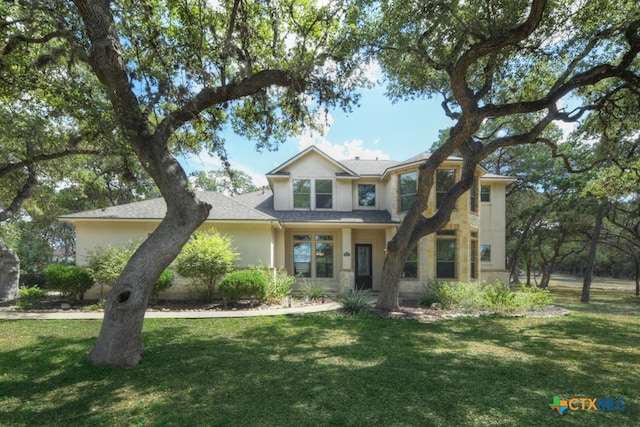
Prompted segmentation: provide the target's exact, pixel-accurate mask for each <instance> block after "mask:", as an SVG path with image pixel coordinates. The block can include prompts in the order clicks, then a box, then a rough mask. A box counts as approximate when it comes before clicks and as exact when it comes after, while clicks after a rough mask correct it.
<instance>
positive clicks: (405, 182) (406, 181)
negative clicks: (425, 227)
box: [399, 172, 418, 212]
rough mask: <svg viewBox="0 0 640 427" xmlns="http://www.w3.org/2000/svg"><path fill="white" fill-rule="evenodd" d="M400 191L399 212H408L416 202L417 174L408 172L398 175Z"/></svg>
mask: <svg viewBox="0 0 640 427" xmlns="http://www.w3.org/2000/svg"><path fill="white" fill-rule="evenodd" d="M399 181H400V185H399V188H400V191H399V197H400V201H399V205H400V212H405V211H408V210H409V208H411V205H413V202H415V201H416V193H417V192H418V173H417V172H409V173H403V174H400V175H399Z"/></svg>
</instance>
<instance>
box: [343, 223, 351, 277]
mask: <svg viewBox="0 0 640 427" xmlns="http://www.w3.org/2000/svg"><path fill="white" fill-rule="evenodd" d="M351 246H352V245H351V229H350V228H343V229H342V270H351V259H352V257H353V254H352V253H351V250H352V249H351Z"/></svg>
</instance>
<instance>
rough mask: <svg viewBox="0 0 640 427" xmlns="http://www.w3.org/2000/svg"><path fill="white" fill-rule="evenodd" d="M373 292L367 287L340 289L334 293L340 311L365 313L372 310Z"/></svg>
mask: <svg viewBox="0 0 640 427" xmlns="http://www.w3.org/2000/svg"><path fill="white" fill-rule="evenodd" d="M372 296H373V293H372V292H371V291H370V290H369V289H364V290H355V291H346V292H345V291H341V292H338V293H337V294H336V301H338V303H339V304H340V305H341V306H342V311H344V312H346V313H349V314H367V313H369V312H370V311H372V310H373V308H372V307H371V299H372Z"/></svg>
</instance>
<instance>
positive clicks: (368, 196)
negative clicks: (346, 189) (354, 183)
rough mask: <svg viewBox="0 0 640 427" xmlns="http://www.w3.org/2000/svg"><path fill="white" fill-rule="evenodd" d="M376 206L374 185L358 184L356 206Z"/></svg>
mask: <svg viewBox="0 0 640 427" xmlns="http://www.w3.org/2000/svg"><path fill="white" fill-rule="evenodd" d="M375 205H376V186H375V184H358V206H362V207H374V206H375Z"/></svg>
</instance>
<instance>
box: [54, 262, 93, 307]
mask: <svg viewBox="0 0 640 427" xmlns="http://www.w3.org/2000/svg"><path fill="white" fill-rule="evenodd" d="M44 274H45V277H46V279H47V286H48V287H49V288H51V289H55V290H58V291H60V293H61V294H62V296H63V297H65V298H68V299H70V300H75V299H78V298H80V299H82V294H84V293H85V292H86V291H88V290H89V289H90V288H91V286H93V277H91V274H89V272H88V271H87V270H85V269H84V268H82V267H80V266H78V265H62V264H51V265H50V266H48V267H47V268H46V269H45V271H44Z"/></svg>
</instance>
